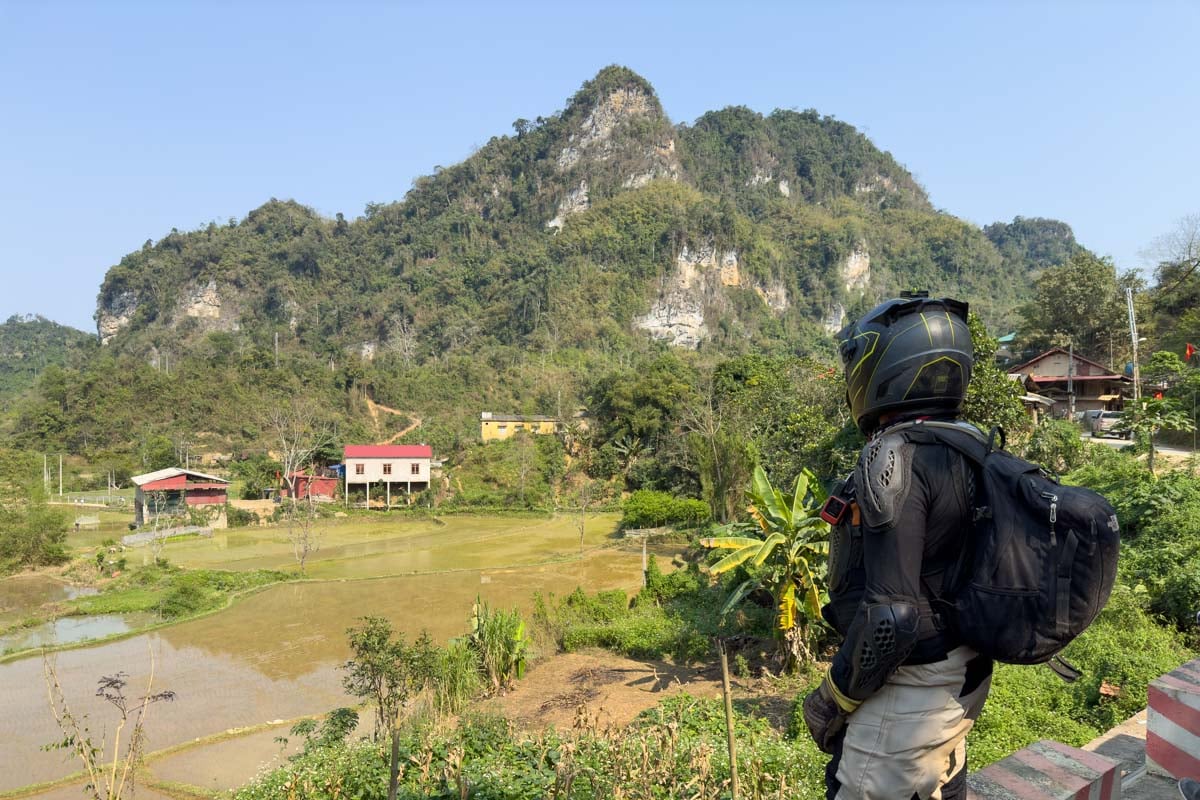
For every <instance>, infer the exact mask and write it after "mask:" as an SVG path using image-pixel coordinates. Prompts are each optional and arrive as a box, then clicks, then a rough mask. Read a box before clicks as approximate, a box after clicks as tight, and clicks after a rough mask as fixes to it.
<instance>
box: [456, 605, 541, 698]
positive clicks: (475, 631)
mask: <svg viewBox="0 0 1200 800" xmlns="http://www.w3.org/2000/svg"><path fill="white" fill-rule="evenodd" d="M467 642H468V644H469V645H470V647H471V648H472V649H473V650H474V651H475V654H476V656H477V657H478V659H479V665H480V669H481V670H482V671H483V675H484V677H485V679H486V680H487V682H488V684H489V685H490V688H491V690H492V691H499V690H500V689H502V688H504V687H505V686H507V685H508V684H510V683H512V681H514V680H517V679H519V678H521V677H522V676H523V675H524V674H525V658H526V654H527V650H528V647H529V637H528V636H527V635H526V634H525V622H524V621H523V620H522V619H521V615H520V614H519V613H518V612H517V610H516V609H513V610H512V611H495V610H492V608H491V607H490V606H488V604H487V603H486V602H484V601H483V600H481V599H479V598H476V599H475V606H474V608H473V609H472V615H471V632H470V633H469V634H468V636H467Z"/></svg>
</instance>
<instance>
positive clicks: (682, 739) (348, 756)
mask: <svg viewBox="0 0 1200 800" xmlns="http://www.w3.org/2000/svg"><path fill="white" fill-rule="evenodd" d="M734 736H735V738H736V742H737V752H738V771H739V774H740V776H741V779H742V781H743V785H745V786H747V787H751V786H752V787H756V789H757V790H758V791H760V792H761V793H762V796H764V797H774V796H776V795H779V794H783V793H785V792H786V793H788V794H795V796H803V797H807V796H810V795H811V796H816V794H817V793H818V792H819V791H821V788H820V787H821V786H822V776H823V774H824V764H825V761H826V760H827V758H826V757H825V756H823V755H822V754H821V753H820V752H818V751H817V749H816V747H815V746H814V745H813V744H812V742H811V741H805V740H799V741H789V740H787V739H785V738H784V737H782V736H780V735H779V734H778V733H777V732H775V731H774V730H773V729H772V728H771V727H770V726H769V725H768V724H766V722H765V721H763V720H762V719H760V718H757V717H754V716H751V715H748V714H745V713H742V712H741V711H738V713H736V715H735V719H734ZM399 745H400V752H401V756H402V758H403V759H404V762H405V764H406V765H408V768H406V769H405V770H404V771H403V775H402V780H401V784H400V786H399V787H398V795H397V796H398V797H399V798H401V800H416V799H417V798H428V797H438V798H452V797H453V798H458V797H464V796H467V795H468V794H469V796H471V797H478V798H489V799H490V800H542V799H543V798H547V797H554V798H561V800H571V799H572V798H573V799H574V800H589V799H591V798H607V797H617V796H621V797H624V798H626V799H627V800H659V799H660V798H663V797H693V796H694V797H716V796H718V794H719V793H720V791H721V787H722V786H726V785H727V784H728V780H729V772H730V770H729V762H728V757H727V755H726V752H727V751H726V749H725V727H724V712H723V709H722V706H721V704H720V702H719V701H715V700H698V699H696V698H693V697H689V696H687V695H678V696H675V697H672V698H670V699H668V700H665V701H663V702H662V703H661V704H660V705H659V706H657V707H656V708H654V709H651V710H649V711H647V712H644V713H643V714H642V715H641V716H640V717H639V718H638V719H637V720H636V721H635V722H634V723H633V724H632V725H631V726H629V728H628V729H625V730H621V729H616V728H601V727H599V726H597V725H594V724H590V723H587V721H585V724H584V725H581V726H579V727H578V728H577V729H576V730H575V731H573V732H560V731H557V730H554V729H547V730H545V731H540V732H537V733H534V734H523V733H519V732H518V731H517V730H516V728H515V727H514V726H513V725H512V724H511V723H510V722H508V721H507V720H505V719H503V718H498V717H481V716H470V717H465V718H463V719H462V720H460V721H459V723H458V724H457V726H456V727H454V728H453V729H452V730H449V731H446V732H443V733H433V734H428V735H426V734H422V733H420V732H418V731H416V730H413V731H406V732H405V733H404V735H403V736H402V738H401V740H400V742H399ZM647 753H650V754H651V757H650V758H647ZM386 789H387V759H386V754H385V753H383V752H381V748H380V747H379V746H378V745H376V744H374V743H371V742H360V743H356V744H352V745H338V746H334V747H329V748H317V749H314V750H313V751H311V752H308V753H305V754H303V755H302V756H301V757H300V758H299V759H297V760H295V761H294V762H292V763H289V764H286V765H284V766H282V767H280V768H279V769H277V770H275V771H273V772H269V773H266V774H264V775H261V776H259V777H258V778H256V779H255V780H254V781H253V782H252V783H250V784H249V785H247V786H245V787H243V788H242V789H240V790H238V792H237V793H236V794H235V795H234V797H235V798H236V800H268V798H277V797H284V796H287V797H292V798H296V800H334V799H335V798H341V797H383V796H385V795H386Z"/></svg>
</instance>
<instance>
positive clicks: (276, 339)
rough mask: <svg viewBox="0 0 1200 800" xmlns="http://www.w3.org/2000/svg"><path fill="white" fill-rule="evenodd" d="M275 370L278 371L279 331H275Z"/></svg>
mask: <svg viewBox="0 0 1200 800" xmlns="http://www.w3.org/2000/svg"><path fill="white" fill-rule="evenodd" d="M275 369H279V331H275Z"/></svg>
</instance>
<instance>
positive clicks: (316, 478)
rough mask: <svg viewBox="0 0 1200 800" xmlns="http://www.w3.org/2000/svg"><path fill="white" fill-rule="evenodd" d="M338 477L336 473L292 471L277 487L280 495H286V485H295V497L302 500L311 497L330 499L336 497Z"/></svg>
mask: <svg viewBox="0 0 1200 800" xmlns="http://www.w3.org/2000/svg"><path fill="white" fill-rule="evenodd" d="M338 482H339V481H338V478H337V476H336V475H310V474H308V473H304V472H293V473H292V474H291V475H289V476H288V480H285V481H282V483H283V486H281V487H280V489H279V494H280V496H282V497H288V496H289V491H288V485H289V484H291V485H292V486H295V487H296V499H298V500H303V499H305V498H309V497H311V498H312V499H313V500H319V501H331V500H333V499H334V498H336V497H337V489H338Z"/></svg>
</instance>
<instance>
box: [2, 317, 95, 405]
mask: <svg viewBox="0 0 1200 800" xmlns="http://www.w3.org/2000/svg"><path fill="white" fill-rule="evenodd" d="M95 350H96V339H95V337H94V336H91V335H89V334H86V333H84V332H83V331H79V330H75V329H74V328H69V327H67V326H66V325H59V324H58V323H56V322H51V321H50V320H48V319H46V318H45V317H41V316H17V315H13V316H11V317H9V318H8V319H7V320H6V321H5V322H4V324H3V325H0V410H4V411H7V410H8V409H9V408H10V407H11V405H12V402H13V400H14V399H15V398H16V397H17V396H19V395H20V394H21V393H22V392H24V391H26V390H27V389H29V388H30V387H31V386H33V385H34V383H35V382H36V381H37V377H38V375H40V374H41V373H42V371H43V370H45V369H46V368H47V367H48V366H50V365H52V364H53V365H58V366H62V365H64V364H68V363H70V364H72V365H74V366H82V365H83V359H84V357H86V356H87V355H90V354H91V353H93V352H94V351H95Z"/></svg>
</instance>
